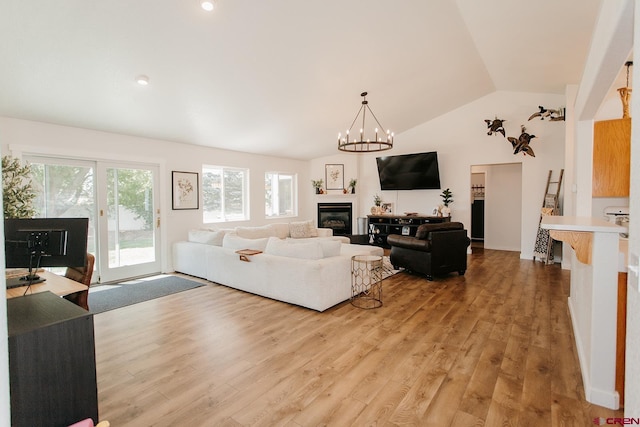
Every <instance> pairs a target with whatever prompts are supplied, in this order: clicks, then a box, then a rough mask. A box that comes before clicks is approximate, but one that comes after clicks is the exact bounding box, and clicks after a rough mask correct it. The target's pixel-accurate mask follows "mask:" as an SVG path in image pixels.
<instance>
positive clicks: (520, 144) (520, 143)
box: [507, 125, 536, 157]
mask: <svg viewBox="0 0 640 427" xmlns="http://www.w3.org/2000/svg"><path fill="white" fill-rule="evenodd" d="M520 128H521V130H522V133H521V134H520V136H519V137H518V138H517V139H516V138H514V137H512V136H509V137H507V139H508V140H509V142H510V143H511V146H512V147H513V154H518V153H520V152H521V153H522V154H523V155H527V154H528V155H529V156H531V157H535V156H536V154H535V153H534V152H533V148H531V146H530V145H529V143H530V142H531V140H532V139H533V138H535V137H536V136H535V135H530V134H528V133H527V129H526V128H525V127H524V125H521V126H520Z"/></svg>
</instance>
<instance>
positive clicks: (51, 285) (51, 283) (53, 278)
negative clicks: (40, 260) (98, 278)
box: [6, 271, 87, 299]
mask: <svg viewBox="0 0 640 427" xmlns="http://www.w3.org/2000/svg"><path fill="white" fill-rule="evenodd" d="M38 275H39V276H40V277H42V278H44V279H45V281H44V282H41V283H37V284H35V285H31V289H29V291H28V292H27V295H31V294H37V293H39V292H46V291H50V292H52V293H54V294H56V295H58V296H60V297H61V296H65V295H69V294H72V293H74V292H80V291H85V290H87V287H86V286H85V285H83V284H82V283H78V282H76V281H74V280H71V279H67V278H66V277H64V276H59V275H57V274H53V273H51V272H49V271H41V272H38ZM25 290H27V287H26V286H20V287H19V288H12V289H7V290H6V292H7V299H10V298H15V297H21V296H23V295H25V293H24V291H25Z"/></svg>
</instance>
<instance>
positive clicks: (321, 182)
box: [311, 179, 324, 194]
mask: <svg viewBox="0 0 640 427" xmlns="http://www.w3.org/2000/svg"><path fill="white" fill-rule="evenodd" d="M311 185H312V186H313V188H315V189H316V194H322V186H323V185H324V180H323V179H319V180H317V181H316V180H315V179H312V180H311Z"/></svg>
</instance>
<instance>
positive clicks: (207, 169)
mask: <svg viewBox="0 0 640 427" xmlns="http://www.w3.org/2000/svg"><path fill="white" fill-rule="evenodd" d="M212 171H217V172H218V173H221V174H222V176H223V179H222V188H221V192H222V193H221V203H222V208H221V216H220V217H217V218H212V215H215V214H214V213H212V212H210V211H208V210H207V205H206V201H205V195H204V193H205V191H206V190H207V189H206V185H207V183H206V180H205V175H206V174H208V173H211V172H212ZM225 172H236V173H237V172H240V173H242V196H241V198H242V213H241V214H236V215H226V214H225V207H224V202H225V187H224V186H225V183H224V174H225ZM247 220H249V169H247V168H237V167H228V166H214V165H203V166H202V221H203V223H204V224H213V223H221V222H236V221H247Z"/></svg>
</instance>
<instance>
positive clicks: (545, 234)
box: [533, 169, 564, 264]
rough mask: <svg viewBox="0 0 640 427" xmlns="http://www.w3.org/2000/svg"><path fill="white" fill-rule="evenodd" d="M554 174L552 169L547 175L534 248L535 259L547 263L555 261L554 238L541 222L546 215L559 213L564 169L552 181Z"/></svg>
mask: <svg viewBox="0 0 640 427" xmlns="http://www.w3.org/2000/svg"><path fill="white" fill-rule="evenodd" d="M552 174H553V171H552V170H550V171H549V175H548V176H547V187H546V189H545V190H544V198H543V199H542V208H541V209H540V219H539V220H538V234H537V235H536V244H535V247H534V248H533V260H534V261H535V260H536V257H538V258H540V260H542V261H544V262H545V263H546V264H551V263H552V262H553V250H552V249H553V239H552V238H551V237H549V230H546V229H544V228H541V227H540V223H541V222H542V218H543V217H544V216H546V215H558V203H559V196H560V187H561V186H562V177H563V176H564V169H560V176H559V177H558V180H557V181H551V175H552ZM552 187H553V188H552ZM550 189H551V190H555V192H553V191H551V192H550V191H549V190H550Z"/></svg>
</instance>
